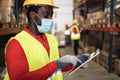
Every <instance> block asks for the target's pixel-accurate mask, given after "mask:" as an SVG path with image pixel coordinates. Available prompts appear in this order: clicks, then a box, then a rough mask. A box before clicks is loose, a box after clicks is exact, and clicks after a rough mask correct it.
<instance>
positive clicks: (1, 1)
mask: <svg viewBox="0 0 120 80" xmlns="http://www.w3.org/2000/svg"><path fill="white" fill-rule="evenodd" d="M11 6H13V0H0V7H2V8H3V7H11Z"/></svg>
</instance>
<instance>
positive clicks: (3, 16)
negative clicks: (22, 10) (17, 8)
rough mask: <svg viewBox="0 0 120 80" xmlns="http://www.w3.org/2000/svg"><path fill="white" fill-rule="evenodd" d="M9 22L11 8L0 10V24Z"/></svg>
mask: <svg viewBox="0 0 120 80" xmlns="http://www.w3.org/2000/svg"><path fill="white" fill-rule="evenodd" d="M10 20H11V8H10V7H6V8H0V23H8V22H10Z"/></svg>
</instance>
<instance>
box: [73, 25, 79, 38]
mask: <svg viewBox="0 0 120 80" xmlns="http://www.w3.org/2000/svg"><path fill="white" fill-rule="evenodd" d="M73 28H76V30H77V33H76V34H75V33H74V32H73V30H72V33H71V40H78V39H80V32H79V29H78V27H77V26H76V25H74V26H73Z"/></svg>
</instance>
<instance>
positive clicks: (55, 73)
mask: <svg viewBox="0 0 120 80" xmlns="http://www.w3.org/2000/svg"><path fill="white" fill-rule="evenodd" d="M61 74H62V72H61V70H60V69H59V70H57V71H56V72H54V73H53V74H52V76H51V77H49V78H48V79H47V80H59V79H60V77H61V76H60V75H61ZM56 75H58V76H57V79H55V77H56Z"/></svg>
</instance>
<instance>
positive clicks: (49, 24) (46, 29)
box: [34, 13, 53, 33]
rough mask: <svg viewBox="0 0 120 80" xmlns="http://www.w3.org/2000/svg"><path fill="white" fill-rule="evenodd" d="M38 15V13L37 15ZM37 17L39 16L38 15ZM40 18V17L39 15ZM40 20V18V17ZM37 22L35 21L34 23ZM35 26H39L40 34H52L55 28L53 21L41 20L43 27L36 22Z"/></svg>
mask: <svg viewBox="0 0 120 80" xmlns="http://www.w3.org/2000/svg"><path fill="white" fill-rule="evenodd" d="M35 14H36V13H35ZM36 15H37V14H36ZM37 16H38V15H37ZM38 18H39V19H41V18H40V16H38ZM34 22H35V21H34ZM35 24H36V25H37V29H38V31H39V32H40V33H47V32H50V31H51V30H52V27H53V20H52V19H44V18H43V19H42V20H41V25H38V24H37V23H36V22H35Z"/></svg>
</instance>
